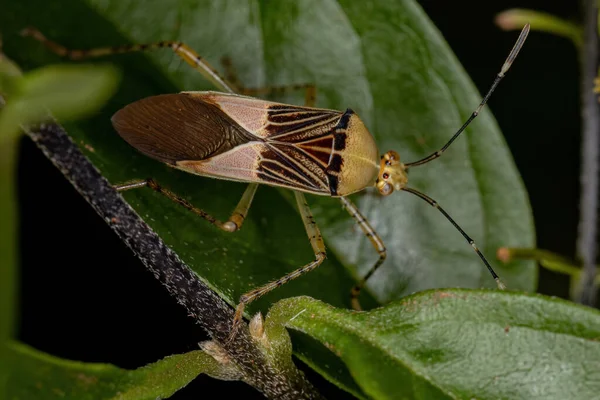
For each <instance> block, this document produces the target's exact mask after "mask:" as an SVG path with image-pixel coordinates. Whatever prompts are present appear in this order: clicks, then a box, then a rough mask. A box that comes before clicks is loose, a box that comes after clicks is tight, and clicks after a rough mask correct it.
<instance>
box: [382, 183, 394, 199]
mask: <svg viewBox="0 0 600 400" xmlns="http://www.w3.org/2000/svg"><path fill="white" fill-rule="evenodd" d="M393 191H394V187H393V186H392V185H390V184H389V183H386V184H385V185H383V186H381V188H380V189H379V193H381V195H382V196H388V195H390V194H392V192H393Z"/></svg>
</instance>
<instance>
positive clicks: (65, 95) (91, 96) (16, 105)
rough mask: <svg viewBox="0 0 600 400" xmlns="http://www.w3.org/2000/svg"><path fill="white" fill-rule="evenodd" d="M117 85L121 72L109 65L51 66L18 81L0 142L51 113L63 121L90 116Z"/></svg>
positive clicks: (2, 119)
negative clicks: (22, 126)
mask: <svg viewBox="0 0 600 400" xmlns="http://www.w3.org/2000/svg"><path fill="white" fill-rule="evenodd" d="M117 82H118V73H117V71H116V70H115V69H114V68H113V67H111V66H108V65H106V66H89V65H87V66H86V65H79V66H77V65H51V66H47V67H43V68H40V69H37V70H34V71H32V72H29V73H27V74H26V75H25V76H22V77H18V78H15V80H14V85H11V86H10V93H9V94H8V96H7V101H6V105H5V107H4V108H3V109H2V114H0V132H1V135H0V140H6V138H7V137H9V136H13V135H16V134H17V133H19V131H20V130H19V127H20V125H23V124H30V123H35V122H39V121H41V120H43V119H44V118H46V117H47V115H48V113H50V114H52V116H54V117H55V118H57V119H59V120H61V121H68V120H73V119H77V118H82V117H84V116H87V115H88V114H90V113H91V112H93V111H96V110H97V109H99V108H100V107H101V106H102V105H103V104H104V103H105V102H106V100H108V98H109V97H110V96H111V95H112V94H113V93H114V91H115V89H116V85H117Z"/></svg>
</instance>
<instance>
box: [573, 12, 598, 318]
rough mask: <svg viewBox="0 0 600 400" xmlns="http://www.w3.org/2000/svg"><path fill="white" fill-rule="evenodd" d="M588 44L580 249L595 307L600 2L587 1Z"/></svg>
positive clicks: (585, 286)
mask: <svg viewBox="0 0 600 400" xmlns="http://www.w3.org/2000/svg"><path fill="white" fill-rule="evenodd" d="M583 16H584V33H583V35H584V43H583V49H582V52H581V68H582V71H581V93H582V94H581V96H582V126H583V132H582V142H581V157H582V163H581V177H580V182H581V199H580V207H579V208H580V216H579V230H578V238H577V252H578V254H579V256H580V257H581V258H582V260H583V273H582V274H581V294H580V297H579V302H581V303H582V304H587V305H590V306H594V305H595V303H596V292H597V288H596V287H595V286H594V279H595V275H596V256H597V247H596V237H597V221H598V161H599V160H598V151H599V146H600V137H599V133H600V106H599V104H598V99H597V97H596V95H595V93H594V91H593V89H594V78H595V77H596V75H597V73H598V44H599V43H598V4H597V0H584V1H583Z"/></svg>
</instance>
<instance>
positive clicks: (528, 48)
mask: <svg viewBox="0 0 600 400" xmlns="http://www.w3.org/2000/svg"><path fill="white" fill-rule="evenodd" d="M420 3H421V5H422V6H423V7H424V8H425V10H426V12H427V13H428V14H429V16H430V18H431V19H432V20H433V22H434V23H435V25H436V26H437V27H438V28H439V29H440V30H441V32H442V34H443V35H444V37H445V38H446V40H447V41H448V43H449V44H450V46H451V47H452V49H453V51H454V52H455V53H456V55H457V57H458V59H459V60H460V61H461V62H462V64H463V65H464V67H465V68H466V70H467V71H468V73H469V75H470V76H471V78H472V79H473V81H474V82H475V84H476V85H477V87H478V89H479V91H480V92H485V91H487V89H488V87H489V85H490V84H491V82H492V80H493V79H494V76H495V74H496V73H497V72H498V70H499V68H500V66H501V65H502V62H503V60H504V57H506V54H507V52H508V49H510V48H511V46H512V45H513V41H514V39H515V37H516V35H515V34H507V33H505V32H502V31H500V29H498V28H497V27H496V26H495V25H494V23H493V18H494V15H495V14H497V13H498V12H500V11H503V10H505V9H508V8H513V7H520V8H533V9H537V10H540V11H546V12H549V13H552V14H555V15H557V16H560V17H563V18H566V19H577V18H578V9H577V6H578V2H576V1H572V0H563V1H554V2H548V1H544V0H536V1H521V2H513V1H493V2H491V1H481V0H478V1H477V0H476V1H472V0H469V1H459V2H448V1H444V0H421V1H420ZM457 3H458V4H457ZM578 77H579V68H578V64H577V54H576V52H575V49H574V47H573V45H572V44H571V43H570V42H569V41H568V40H567V39H563V38H558V37H554V36H552V35H549V34H543V33H537V32H532V33H531V34H530V36H529V39H528V41H527V43H526V44H525V47H524V49H523V51H522V52H521V54H520V55H519V58H518V59H517V61H516V63H515V64H514V66H513V68H512V69H511V70H510V72H509V73H508V75H507V78H506V79H505V80H504V81H503V82H502V84H501V85H500V87H499V89H498V90H497V92H496V93H495V94H494V96H493V97H492V99H491V100H490V107H491V108H492V110H493V112H494V114H495V116H496V118H497V120H498V122H499V124H500V127H501V129H502V132H503V133H504V135H505V137H506V141H507V142H508V145H509V147H510V149H511V151H512V153H513V156H514V158H515V162H516V164H517V167H518V169H519V171H520V172H521V175H522V178H523V180H524V182H525V185H526V187H527V190H528V192H529V196H530V200H531V205H532V209H533V214H534V218H535V225H536V230H537V237H538V246H539V247H540V248H545V249H549V250H552V251H555V252H558V253H560V254H563V255H566V256H568V257H574V255H575V254H574V253H575V240H576V231H577V220H578V212H579V211H578V192H579V159H580V157H579V141H580V121H579V118H580V117H579V83H578ZM474 106H475V105H474ZM18 173H19V204H20V207H21V209H20V218H21V234H20V239H21V250H22V253H21V260H22V269H21V271H20V273H21V287H20V290H21V292H20V301H21V304H20V305H21V311H20V313H19V314H20V321H19V339H20V340H22V341H24V342H26V343H28V344H31V345H32V346H34V347H36V348H38V349H40V350H43V351H47V352H49V353H52V354H55V355H57V356H61V357H65V358H71V359H76V360H82V361H101V362H110V363H113V364H116V365H118V366H120V367H124V368H136V367H139V366H141V365H144V364H146V363H150V362H153V361H156V360H158V359H160V358H162V357H164V356H166V355H169V354H174V353H181V352H185V351H190V350H193V349H196V348H197V345H196V343H197V342H198V341H201V340H205V339H206V336H205V334H204V333H203V332H202V331H201V330H200V328H199V327H197V326H195V325H194V323H193V320H192V319H190V318H187V316H186V313H185V311H184V309H183V308H182V307H180V306H178V305H177V304H176V303H175V302H173V301H172V299H171V298H170V297H169V296H168V295H167V293H166V291H165V290H164V289H163V288H162V287H161V286H160V285H159V284H158V283H157V282H156V281H155V280H154V278H153V277H152V275H151V274H149V273H147V272H145V269H144V267H143V266H142V265H141V264H140V263H139V261H138V260H137V259H136V258H135V257H133V255H132V254H131V252H130V251H129V249H128V248H126V247H125V246H124V245H123V244H122V243H121V242H120V241H119V240H118V239H117V237H116V236H115V235H114V234H113V232H112V231H111V230H110V229H109V228H108V226H107V225H106V224H105V223H104V221H102V219H100V218H99V217H98V216H97V215H96V214H95V213H94V212H93V211H92V209H91V208H90V207H89V206H88V205H87V203H85V201H84V200H83V199H82V198H80V197H79V195H78V194H77V193H76V192H75V190H74V189H73V188H72V187H71V186H70V184H69V183H67V181H66V180H65V179H64V178H63V177H62V175H61V174H60V173H59V172H58V170H56V169H55V168H54V167H53V166H52V165H51V164H50V162H49V161H48V160H46V159H45V157H44V156H43V155H42V154H41V152H39V151H38V150H37V149H36V148H35V146H34V145H33V144H32V143H31V142H30V141H29V140H28V139H24V140H23V143H22V147H21V161H20V164H19V170H18ZM67 244H68V248H69V252H66V251H64V248H65V246H67ZM115 277H118V279H116V278H115ZM131 287H135V288H136V290H135V291H132V290H131ZM539 291H540V292H542V293H546V294H553V295H557V296H561V297H567V296H568V280H567V279H566V278H565V277H563V276H560V275H557V274H553V273H550V272H548V271H544V270H541V271H540V286H539ZM74 315H76V316H77V317H76V318H73V316H74ZM107 321H110V323H109V322H107ZM309 374H310V376H311V378H314V379H313V381H314V382H315V383H316V384H317V385H318V386H319V387H320V388H322V390H323V392H324V394H326V395H329V397H331V398H342V397H346V396H347V395H345V394H344V393H342V392H339V391H337V390H336V389H335V388H333V387H331V385H329V384H328V383H325V382H323V381H322V379H320V378H319V377H318V376H317V375H316V374H312V373H310V372H309ZM211 392H212V393H215V392H217V393H219V395H228V394H229V395H236V394H237V395H241V394H244V395H245V396H246V398H248V399H250V398H262V397H261V396H260V395H259V394H258V393H257V392H255V391H253V389H251V388H249V387H248V386H246V385H245V384H242V383H232V382H221V381H217V380H213V379H211V378H208V377H206V376H201V377H199V378H198V379H196V380H195V381H194V382H193V383H192V384H190V385H189V386H188V387H186V388H185V389H184V390H182V391H180V392H178V393H177V394H176V395H175V396H174V397H173V398H175V399H184V398H197V397H199V396H201V395H202V394H206V393H211ZM210 397H212V396H210Z"/></svg>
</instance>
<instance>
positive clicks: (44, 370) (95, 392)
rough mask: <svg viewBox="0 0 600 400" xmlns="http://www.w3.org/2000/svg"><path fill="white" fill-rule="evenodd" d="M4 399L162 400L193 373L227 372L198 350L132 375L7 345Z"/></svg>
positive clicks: (116, 368) (188, 379)
mask: <svg viewBox="0 0 600 400" xmlns="http://www.w3.org/2000/svg"><path fill="white" fill-rule="evenodd" d="M9 349H10V358H9V361H10V366H11V371H10V375H9V378H8V384H7V388H6V390H7V391H6V397H3V398H6V399H7V400H8V399H78V400H79V399H81V400H85V399H94V400H96V399H119V400H134V399H135V400H138V399H157V398H167V397H169V396H171V395H172V394H173V393H175V392H176V391H177V390H179V389H181V388H182V387H184V386H185V385H187V384H188V383H189V382H191V381H192V380H193V379H194V378H195V377H196V376H198V375H199V374H202V373H205V374H208V375H211V376H215V377H219V378H224V377H232V376H230V374H231V371H227V370H226V367H222V366H221V365H219V364H218V363H217V361H216V360H215V359H214V358H213V357H212V356H210V355H208V354H206V353H205V352H203V351H201V350H196V351H191V352H189V353H185V354H179V355H174V356H170V357H167V358H164V359H162V360H160V361H157V362H155V363H152V364H149V365H147V366H145V367H141V368H138V369H136V370H125V369H122V368H118V367H115V366H114V365H110V364H97V363H83V362H77V361H69V360H64V359H60V358H57V357H53V356H50V355H48V354H45V353H42V352H39V351H37V350H35V349H32V348H31V347H28V346H25V345H23V344H19V343H11V344H10V347H9Z"/></svg>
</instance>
